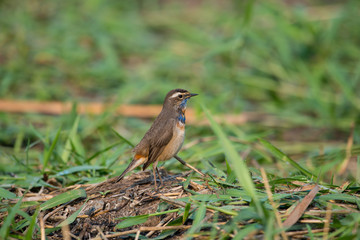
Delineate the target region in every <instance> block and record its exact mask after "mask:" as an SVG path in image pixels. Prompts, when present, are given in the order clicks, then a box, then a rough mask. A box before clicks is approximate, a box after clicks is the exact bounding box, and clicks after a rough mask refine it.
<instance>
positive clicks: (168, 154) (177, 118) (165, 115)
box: [116, 88, 198, 189]
mask: <svg viewBox="0 0 360 240" xmlns="http://www.w3.org/2000/svg"><path fill="white" fill-rule="evenodd" d="M197 95H198V94H196V93H190V92H189V91H187V90H185V89H180V88H178V89H173V90H171V91H169V92H168V93H167V94H166V97H165V100H164V103H163V107H162V110H161V112H160V114H159V115H158V116H157V117H156V119H155V120H154V122H153V124H152V125H151V127H150V129H149V130H148V131H147V132H146V133H145V135H144V137H143V138H142V139H141V141H140V142H139V143H138V144H137V145H136V146H135V147H134V149H133V152H134V157H133V159H132V161H131V162H130V164H129V165H128V167H127V168H126V169H125V170H124V172H123V173H122V174H121V175H120V176H119V177H118V178H117V179H116V182H119V181H121V180H122V179H123V178H124V176H125V174H127V173H128V172H130V171H132V170H133V169H135V168H136V167H138V166H140V165H141V164H143V167H142V169H143V171H144V170H145V169H146V168H147V167H148V166H149V165H150V164H152V168H153V176H154V185H155V189H158V188H157V184H156V175H155V170H156V172H157V174H158V176H159V180H160V184H161V185H162V184H163V182H162V179H161V176H160V173H159V169H158V168H157V164H158V162H161V161H167V160H169V159H171V158H173V157H175V158H176V159H177V160H179V161H180V162H181V163H182V164H184V165H186V164H185V163H184V161H183V160H182V159H181V158H179V157H178V156H176V154H177V153H178V152H179V151H180V149H181V147H182V145H183V143H184V137H185V120H186V118H185V110H186V105H187V102H188V100H189V99H190V98H192V97H194V96H197Z"/></svg>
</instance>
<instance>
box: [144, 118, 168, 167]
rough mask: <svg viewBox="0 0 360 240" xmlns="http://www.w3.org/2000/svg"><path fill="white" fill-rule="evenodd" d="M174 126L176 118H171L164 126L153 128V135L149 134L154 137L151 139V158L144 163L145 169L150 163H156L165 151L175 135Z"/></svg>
mask: <svg viewBox="0 0 360 240" xmlns="http://www.w3.org/2000/svg"><path fill="white" fill-rule="evenodd" d="M174 126H175V120H174V119H169V120H168V121H166V122H165V123H164V124H163V125H162V126H158V127H157V128H156V130H155V129H153V132H152V133H151V136H149V137H152V139H151V141H149V142H150V146H149V158H148V160H147V161H146V163H145V164H144V166H143V170H145V169H146V168H147V167H148V166H149V165H150V164H152V163H154V162H155V161H156V160H157V158H158V157H159V156H160V154H161V153H162V152H163V150H164V148H165V147H166V145H167V144H168V143H169V142H170V140H171V138H172V137H173V132H174Z"/></svg>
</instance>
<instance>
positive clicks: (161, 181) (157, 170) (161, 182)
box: [156, 167, 163, 186]
mask: <svg viewBox="0 0 360 240" xmlns="http://www.w3.org/2000/svg"><path fill="white" fill-rule="evenodd" d="M156 172H157V174H158V176H159V179H160V186H161V185H163V180H162V178H161V175H160V172H159V169H158V168H157V167H156Z"/></svg>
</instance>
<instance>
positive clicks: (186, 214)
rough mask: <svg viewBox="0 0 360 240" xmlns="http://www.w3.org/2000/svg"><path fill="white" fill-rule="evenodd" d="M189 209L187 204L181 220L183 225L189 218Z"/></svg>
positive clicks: (189, 205)
mask: <svg viewBox="0 0 360 240" xmlns="http://www.w3.org/2000/svg"><path fill="white" fill-rule="evenodd" d="M190 208H191V204H190V203H187V204H186V206H185V210H184V215H183V220H182V222H183V224H184V223H185V222H186V220H187V218H188V217H189V212H190Z"/></svg>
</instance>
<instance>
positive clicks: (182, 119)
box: [178, 112, 186, 124]
mask: <svg viewBox="0 0 360 240" xmlns="http://www.w3.org/2000/svg"><path fill="white" fill-rule="evenodd" d="M178 120H179V121H180V122H182V123H184V124H185V120H186V119H185V114H184V113H182V112H180V113H179V116H178Z"/></svg>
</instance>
